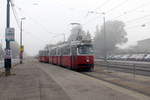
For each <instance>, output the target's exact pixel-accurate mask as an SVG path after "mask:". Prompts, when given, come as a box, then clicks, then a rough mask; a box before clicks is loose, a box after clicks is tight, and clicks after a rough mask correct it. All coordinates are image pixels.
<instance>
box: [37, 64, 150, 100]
mask: <svg viewBox="0 0 150 100" xmlns="http://www.w3.org/2000/svg"><path fill="white" fill-rule="evenodd" d="M40 66H41V67H40V68H41V69H42V70H43V71H45V72H46V73H47V74H48V75H49V76H51V77H52V78H53V79H54V80H55V81H56V83H58V84H59V85H60V86H61V87H62V88H63V90H64V91H65V92H66V93H67V94H68V95H69V96H70V97H71V99H72V100H150V98H149V97H148V96H145V95H142V94H140V93H137V92H135V91H131V90H128V89H125V88H122V87H119V86H116V85H113V84H110V83H107V82H104V81H100V80H97V79H94V78H91V77H88V76H85V75H83V74H80V73H77V72H75V71H71V70H68V69H64V68H61V67H58V66H54V65H49V64H41V65H40Z"/></svg>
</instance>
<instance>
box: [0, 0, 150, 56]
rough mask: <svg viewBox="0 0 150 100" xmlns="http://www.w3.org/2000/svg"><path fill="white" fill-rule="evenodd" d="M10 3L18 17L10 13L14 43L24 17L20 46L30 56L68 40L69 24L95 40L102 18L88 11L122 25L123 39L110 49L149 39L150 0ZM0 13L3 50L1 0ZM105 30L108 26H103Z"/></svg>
mask: <svg viewBox="0 0 150 100" xmlns="http://www.w3.org/2000/svg"><path fill="white" fill-rule="evenodd" d="M12 1H13V3H14V8H15V10H16V12H15V13H16V16H17V18H15V17H14V15H13V11H12V10H11V27H15V40H16V41H17V42H18V43H19V34H20V33H19V23H20V18H22V17H26V19H25V20H23V44H24V46H25V51H26V52H27V54H29V55H36V54H37V53H38V51H39V50H40V49H42V48H44V47H45V45H46V44H55V43H57V42H59V41H63V40H64V35H63V34H65V37H66V40H68V37H69V36H70V34H71V29H72V25H71V24H70V23H80V24H81V26H82V30H84V32H87V31H89V33H90V34H91V36H92V37H93V38H94V37H95V32H96V26H99V30H101V29H102V28H103V27H102V25H103V15H102V14H96V13H88V12H89V11H95V12H100V13H102V12H105V19H106V22H109V21H114V20H117V21H121V22H122V23H123V24H124V32H125V35H123V36H124V37H123V38H122V39H125V40H123V41H124V42H121V41H122V40H121V41H117V42H115V43H114V44H115V46H113V47H116V44H119V45H120V47H122V48H125V47H128V46H130V45H133V44H136V42H137V41H138V40H142V39H146V38H150V32H149V31H150V28H149V22H150V20H149V17H150V11H149V8H150V7H149V4H150V1H149V0H12ZM0 12H1V14H0V15H1V16H0V22H1V25H0V37H1V41H2V44H3V48H5V37H4V36H5V26H6V25H5V23H6V0H1V1H0ZM16 20H17V23H18V24H17V23H16ZM107 27H109V26H107V25H106V28H107ZM110 35H112V34H110ZM116 36H119V35H116ZM106 38H108V37H106ZM109 40H112V39H109ZM127 40H128V41H127ZM112 43H113V42H112Z"/></svg>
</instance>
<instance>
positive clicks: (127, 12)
mask: <svg viewBox="0 0 150 100" xmlns="http://www.w3.org/2000/svg"><path fill="white" fill-rule="evenodd" d="M127 1H128V0H125V1H123V2H127ZM123 2H122V3H120V4H123ZM149 3H150V2H147V3H144V4H141V5H140V6H138V7H135V8H134V9H131V10H128V11H125V12H124V13H123V14H121V15H118V16H116V17H114V18H111V19H114V20H115V19H116V18H119V17H122V16H125V15H127V14H129V13H132V12H135V10H138V9H140V8H143V7H145V6H148V5H149ZM116 7H117V6H116ZM116 7H114V8H112V9H111V10H113V9H116ZM117 8H118V7H117ZM109 11H110V10H109ZM107 13H108V11H106V14H107ZM97 18H98V17H96V18H93V19H90V20H88V21H87V23H89V22H90V21H93V20H95V19H97ZM87 23H84V25H85V24H87Z"/></svg>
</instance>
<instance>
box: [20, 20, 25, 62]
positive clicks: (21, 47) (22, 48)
mask: <svg viewBox="0 0 150 100" xmlns="http://www.w3.org/2000/svg"><path fill="white" fill-rule="evenodd" d="M25 19H26V18H25V17H23V18H21V22H20V64H22V62H23V51H24V46H23V45H22V21H23V20H25Z"/></svg>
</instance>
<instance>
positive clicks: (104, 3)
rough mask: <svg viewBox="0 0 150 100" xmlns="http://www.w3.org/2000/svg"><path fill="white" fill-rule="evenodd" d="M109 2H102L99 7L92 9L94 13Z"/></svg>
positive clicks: (107, 0)
mask: <svg viewBox="0 0 150 100" xmlns="http://www.w3.org/2000/svg"><path fill="white" fill-rule="evenodd" d="M109 1H111V0H106V1H104V2H103V3H102V4H101V5H99V6H97V7H96V8H95V9H94V11H95V10H97V9H101V8H102V7H103V6H105V5H106V4H107V3H109Z"/></svg>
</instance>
